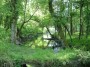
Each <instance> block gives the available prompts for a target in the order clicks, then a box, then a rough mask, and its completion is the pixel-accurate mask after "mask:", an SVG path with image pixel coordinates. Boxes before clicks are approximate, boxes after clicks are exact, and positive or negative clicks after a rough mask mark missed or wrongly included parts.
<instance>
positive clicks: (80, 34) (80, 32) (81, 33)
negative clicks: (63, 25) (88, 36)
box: [79, 0, 83, 39]
mask: <svg viewBox="0 0 90 67" xmlns="http://www.w3.org/2000/svg"><path fill="white" fill-rule="evenodd" d="M82 8H83V1H82V0H81V1H80V31H79V39H81V37H82V35H83V21H82V18H83V17H82V16H83V15H82V12H83V9H82Z"/></svg>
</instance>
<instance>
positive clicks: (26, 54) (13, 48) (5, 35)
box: [0, 28, 90, 62]
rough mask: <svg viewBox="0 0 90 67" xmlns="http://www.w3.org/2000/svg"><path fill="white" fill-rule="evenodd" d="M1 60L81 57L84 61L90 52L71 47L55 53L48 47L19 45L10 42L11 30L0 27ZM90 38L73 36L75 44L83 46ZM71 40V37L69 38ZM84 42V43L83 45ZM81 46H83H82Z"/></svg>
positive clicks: (71, 58)
mask: <svg viewBox="0 0 90 67" xmlns="http://www.w3.org/2000/svg"><path fill="white" fill-rule="evenodd" d="M0 31H1V32H0V60H5V61H15V60H22V61H23V60H26V61H30V60H38V61H39V60H40V61H41V62H44V61H45V60H53V59H58V60H60V61H61V62H70V61H71V60H75V59H79V60H82V61H83V62H85V61H87V60H88V59H90V52H89V51H84V50H81V49H76V48H73V49H70V48H67V49H65V50H63V49H61V50H60V51H59V52H58V53H54V51H53V49H51V48H46V49H41V48H39V47H38V48H31V47H29V46H24V45H23V46H19V45H14V44H11V43H10V38H9V37H10V33H9V31H4V29H3V28H0ZM89 40H90V39H84V38H83V39H81V40H78V39H77V38H73V42H72V44H73V46H75V47H77V46H80V47H81V46H82V47H84V45H85V44H87V42H88V43H89V42H90V41H89ZM68 41H69V39H68ZM81 44H83V45H81ZM80 47H79V48H80ZM82 47H81V48H82ZM87 48H88V49H89V45H88V46H87V47H84V49H87Z"/></svg>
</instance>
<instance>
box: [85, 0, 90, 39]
mask: <svg viewBox="0 0 90 67" xmlns="http://www.w3.org/2000/svg"><path fill="white" fill-rule="evenodd" d="M88 11H89V8H88V1H87V19H86V20H87V26H86V38H88V35H89V26H90V23H89V15H88V14H89V13H88Z"/></svg>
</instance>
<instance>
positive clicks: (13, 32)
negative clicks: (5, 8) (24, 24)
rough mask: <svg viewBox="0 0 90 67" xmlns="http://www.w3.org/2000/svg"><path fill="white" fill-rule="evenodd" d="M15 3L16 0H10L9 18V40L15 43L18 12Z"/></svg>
mask: <svg viewBox="0 0 90 67" xmlns="http://www.w3.org/2000/svg"><path fill="white" fill-rule="evenodd" d="M16 4H17V0H11V6H12V9H11V11H12V16H11V17H12V18H11V42H12V43H13V44H16V40H17V19H18V12H17V11H16Z"/></svg>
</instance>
